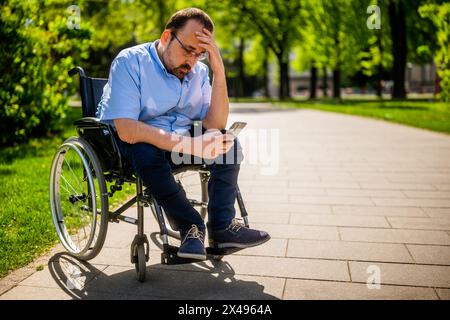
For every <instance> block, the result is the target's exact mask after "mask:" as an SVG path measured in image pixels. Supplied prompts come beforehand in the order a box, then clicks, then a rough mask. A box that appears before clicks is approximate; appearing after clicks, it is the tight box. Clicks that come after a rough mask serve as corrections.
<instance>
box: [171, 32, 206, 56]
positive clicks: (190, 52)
mask: <svg viewBox="0 0 450 320" xmlns="http://www.w3.org/2000/svg"><path fill="white" fill-rule="evenodd" d="M171 34H172V35H173V37H174V38H175V39H177V41H178V43H179V44H180V46H181V47H182V48H183V49H184V56H185V57H186V58H191V57H194V58H196V59H197V60H205V59H206V57H207V54H208V53H207V52H206V51H205V52H202V53H197V52H195V51H193V50H189V49H188V48H186V47H185V46H184V44H183V43H182V42H181V40H180V39H178V37H177V36H176V35H175V33H173V32H172V33H171Z"/></svg>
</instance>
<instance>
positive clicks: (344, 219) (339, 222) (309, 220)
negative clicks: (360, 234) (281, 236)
mask: <svg viewBox="0 0 450 320" xmlns="http://www.w3.org/2000/svg"><path fill="white" fill-rule="evenodd" d="M290 223H291V224H302V225H326V226H343V227H344V226H348V227H379V228H383V227H384V228H390V226H389V224H388V223H387V221H386V219H385V218H384V217H372V216H352V215H329V214H318V215H311V214H292V215H291V221H290Z"/></svg>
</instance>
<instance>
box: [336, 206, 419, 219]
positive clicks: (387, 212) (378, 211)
mask: <svg viewBox="0 0 450 320" xmlns="http://www.w3.org/2000/svg"><path fill="white" fill-rule="evenodd" d="M332 210H333V213H335V214H347V215H361V216H366V215H367V216H386V217H388V216H392V217H427V214H426V213H425V212H423V210H422V209H420V208H414V207H373V206H339V205H335V206H332Z"/></svg>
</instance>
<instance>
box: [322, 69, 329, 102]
mask: <svg viewBox="0 0 450 320" xmlns="http://www.w3.org/2000/svg"><path fill="white" fill-rule="evenodd" d="M322 81H323V82H322V89H323V96H324V97H328V74H327V68H326V67H324V68H323V78H322Z"/></svg>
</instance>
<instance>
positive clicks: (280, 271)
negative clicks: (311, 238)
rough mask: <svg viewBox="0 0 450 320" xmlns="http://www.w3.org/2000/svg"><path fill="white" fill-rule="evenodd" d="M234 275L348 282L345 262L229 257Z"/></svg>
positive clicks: (227, 258) (228, 260)
mask: <svg viewBox="0 0 450 320" xmlns="http://www.w3.org/2000/svg"><path fill="white" fill-rule="evenodd" d="M226 262H228V263H229V264H230V265H231V266H232V268H233V269H234V271H235V273H236V274H251V275H255V276H268V277H289V278H305V279H322V280H340V281H348V280H349V279H350V278H349V275H348V268H347V263H346V262H345V261H333V260H316V259H297V258H269V257H256V256H253V257H247V256H236V255H230V256H227V257H226Z"/></svg>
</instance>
